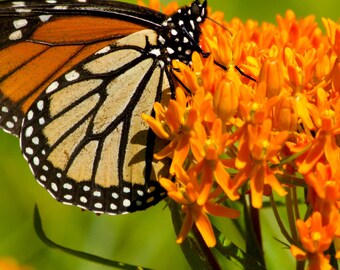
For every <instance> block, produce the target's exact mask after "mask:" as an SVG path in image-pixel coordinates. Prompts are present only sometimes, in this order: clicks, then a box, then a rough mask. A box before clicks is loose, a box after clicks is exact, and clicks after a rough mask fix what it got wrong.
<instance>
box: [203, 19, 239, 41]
mask: <svg viewBox="0 0 340 270" xmlns="http://www.w3.org/2000/svg"><path fill="white" fill-rule="evenodd" d="M207 20H209V21H211V22H213V23H215V24H217V25H218V26H220V27H221V28H223V29H224V30H226V31H228V33H229V34H230V35H231V36H233V33H232V32H231V31H230V30H229V29H228V28H227V27H225V26H224V25H222V24H221V23H219V22H218V21H215V20H214V19H212V18H209V17H207Z"/></svg>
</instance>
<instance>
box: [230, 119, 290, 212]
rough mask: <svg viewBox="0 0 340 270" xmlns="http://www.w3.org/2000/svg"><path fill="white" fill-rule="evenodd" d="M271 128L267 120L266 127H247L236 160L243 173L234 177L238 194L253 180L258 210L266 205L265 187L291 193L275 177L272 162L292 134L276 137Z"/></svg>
mask: <svg viewBox="0 0 340 270" xmlns="http://www.w3.org/2000/svg"><path fill="white" fill-rule="evenodd" d="M271 127H272V124H271V120H270V119H266V120H265V121H264V122H263V126H260V125H254V126H253V125H247V127H246V128H245V129H244V134H243V135H242V137H241V139H240V146H239V155H238V157H237V159H236V166H239V168H240V171H239V173H238V174H237V175H236V176H235V178H234V181H235V182H236V186H235V187H234V193H237V190H238V189H239V188H240V187H241V186H242V185H243V184H244V183H245V182H246V181H247V180H248V178H249V181H250V190H251V193H252V205H253V206H254V207H256V208H260V207H261V206H262V195H263V191H264V185H265V184H267V185H269V186H271V187H272V188H273V189H274V190H275V191H276V192H277V193H278V194H279V195H280V196H284V195H286V193H287V192H286V191H285V190H284V189H283V187H282V186H281V185H280V183H279V182H278V180H277V179H276V177H275V176H274V171H273V170H272V169H271V168H270V167H269V164H268V162H269V161H271V160H272V158H274V157H275V156H276V155H277V153H278V152H279V151H280V150H281V148H282V145H283V143H284V142H285V140H286V139H287V137H288V133H287V132H281V133H278V134H277V135H272V134H271Z"/></svg>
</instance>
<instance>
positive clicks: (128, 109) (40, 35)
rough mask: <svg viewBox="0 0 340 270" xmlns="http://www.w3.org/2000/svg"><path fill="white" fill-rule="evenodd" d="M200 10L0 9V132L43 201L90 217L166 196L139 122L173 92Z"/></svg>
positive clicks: (114, 6)
mask: <svg viewBox="0 0 340 270" xmlns="http://www.w3.org/2000/svg"><path fill="white" fill-rule="evenodd" d="M205 16H206V3H203V4H200V3H199V2H197V1H196V2H194V3H192V5H191V6H188V7H184V8H182V9H180V10H179V11H178V12H177V13H175V14H174V15H172V16H165V15H164V14H162V13H159V12H156V11H152V10H150V9H147V8H142V7H138V6H135V5H131V4H124V3H121V2H109V1H97V0H96V1H92V0H91V1H87V2H83V1H81V2H80V1H79V2H67V3H66V2H59V1H58V2H54V1H47V2H41V3H37V2H26V3H22V2H11V4H9V2H5V4H0V30H3V32H2V33H1V37H0V49H1V51H0V126H1V127H2V128H3V129H4V130H5V131H7V132H9V133H12V134H14V135H19V137H20V144H21V149H22V153H23V155H24V157H25V158H26V160H27V161H28V163H29V166H30V168H31V170H32V172H33V174H34V176H35V178H36V179H37V181H38V182H39V183H40V184H41V185H42V186H44V187H45V188H46V189H47V190H48V192H49V193H51V195H52V196H53V197H54V198H56V199H57V200H59V201H62V202H63V203H66V204H72V205H77V206H79V207H81V208H84V209H88V210H91V211H93V212H96V213H109V214H119V213H126V212H133V211H137V210H143V209H145V208H147V207H149V206H151V205H154V204H156V203H157V202H158V201H160V200H161V199H162V198H164V197H165V196H166V194H165V192H164V190H163V189H162V187H161V186H160V185H159V183H158V182H157V176H158V175H159V174H160V173H161V172H163V173H166V171H167V169H168V166H169V165H168V163H167V162H166V161H164V162H156V161H155V160H154V159H153V153H154V152H155V151H157V150H159V149H160V148H161V147H162V142H161V141H160V140H158V139H157V138H156V137H155V134H154V133H153V132H152V131H151V130H150V129H149V128H148V126H147V125H146V124H145V123H144V122H143V120H142V118H141V114H142V113H148V114H150V113H151V114H152V108H153V103H154V102H155V101H160V100H161V99H167V98H169V96H170V95H171V92H172V90H173V83H172V78H171V61H172V60H174V59H178V60H181V61H183V62H186V63H188V62H189V61H190V59H191V54H192V52H193V51H199V52H201V53H202V51H201V49H200V47H199V46H198V39H199V35H200V29H199V25H200V24H201V23H202V22H203V21H204V19H205Z"/></svg>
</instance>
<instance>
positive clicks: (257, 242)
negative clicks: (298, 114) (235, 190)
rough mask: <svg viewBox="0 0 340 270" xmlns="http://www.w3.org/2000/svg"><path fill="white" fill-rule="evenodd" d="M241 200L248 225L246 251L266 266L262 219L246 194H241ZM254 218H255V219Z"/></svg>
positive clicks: (246, 224) (245, 221) (245, 222)
mask: <svg viewBox="0 0 340 270" xmlns="http://www.w3.org/2000/svg"><path fill="white" fill-rule="evenodd" d="M241 201H242V204H243V209H244V224H245V227H246V228H245V231H246V253H247V254H248V255H249V256H251V257H253V258H255V259H256V260H257V261H258V262H259V263H260V264H261V265H263V266H264V267H265V260H264V252H263V249H262V244H261V243H262V236H261V230H260V219H259V215H258V212H257V211H256V210H257V209H256V210H255V209H254V208H253V207H252V206H251V203H250V204H249V206H248V204H247V202H246V199H245V196H241ZM250 201H251V197H250ZM256 212H257V213H256ZM252 218H254V220H253V219H252ZM255 228H256V229H255Z"/></svg>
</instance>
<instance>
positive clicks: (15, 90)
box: [0, 0, 165, 135]
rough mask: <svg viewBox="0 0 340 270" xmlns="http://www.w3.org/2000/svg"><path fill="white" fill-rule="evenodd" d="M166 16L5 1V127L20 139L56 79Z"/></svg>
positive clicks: (0, 45)
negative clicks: (42, 95)
mask: <svg viewBox="0 0 340 270" xmlns="http://www.w3.org/2000/svg"><path fill="white" fill-rule="evenodd" d="M147 17H148V18H149V20H147V19H146V18H147ZM150 18H152V20H150ZM164 18H165V16H164V15H163V14H161V13H158V12H155V11H152V10H149V9H147V8H141V7H138V6H136V5H131V4H125V3H121V2H110V1H93V0H92V1H90V2H87V3H80V2H75V1H73V2H58V3H55V1H49V3H48V2H4V3H0V33H1V35H0V127H1V128H3V129H4V130H6V131H7V132H9V133H12V134H14V135H18V134H19V132H20V126H21V122H22V119H23V117H24V115H25V114H26V113H27V110H28V108H29V107H30V106H31V104H32V103H33V102H34V101H35V99H36V98H37V97H38V96H39V95H40V93H41V92H42V91H43V90H44V89H45V88H46V87H47V86H48V85H49V84H50V83H51V82H52V81H54V80H55V79H56V78H58V77H59V76H61V75H62V74H64V73H65V72H67V71H68V70H69V69H71V68H72V67H73V66H74V65H76V64H77V63H79V62H80V61H82V60H83V59H85V58H86V57H88V56H89V55H91V54H93V53H94V52H96V51H98V50H99V49H100V48H103V47H105V46H106V45H108V44H112V43H113V42H114V41H115V40H117V39H120V38H122V37H125V36H127V35H129V34H132V33H135V32H137V31H140V30H142V29H145V28H146V27H148V28H150V27H151V26H152V27H155V25H159V24H160V23H161V21H162V20H164ZM27 78H29V79H27Z"/></svg>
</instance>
